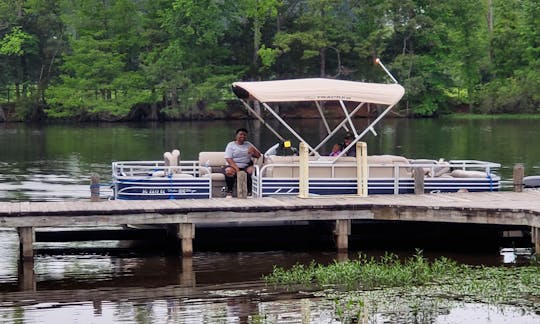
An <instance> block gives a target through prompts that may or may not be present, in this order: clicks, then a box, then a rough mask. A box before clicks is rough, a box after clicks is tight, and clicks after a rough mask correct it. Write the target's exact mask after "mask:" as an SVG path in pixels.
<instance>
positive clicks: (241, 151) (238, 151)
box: [225, 141, 253, 169]
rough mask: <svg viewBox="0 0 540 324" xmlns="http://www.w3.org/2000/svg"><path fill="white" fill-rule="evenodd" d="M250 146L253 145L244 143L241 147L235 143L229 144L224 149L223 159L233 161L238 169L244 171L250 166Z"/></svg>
mask: <svg viewBox="0 0 540 324" xmlns="http://www.w3.org/2000/svg"><path fill="white" fill-rule="evenodd" d="M251 146H253V144H251V143H250V142H248V141H245V142H244V143H243V144H242V145H238V144H237V143H236V142H235V141H232V142H229V144H227V147H226V148H225V158H226V159H233V161H234V163H236V165H237V166H238V167H239V168H240V169H244V168H245V167H247V166H248V165H250V164H251V155H250V154H249V153H248V149H249V148H250V147H251Z"/></svg>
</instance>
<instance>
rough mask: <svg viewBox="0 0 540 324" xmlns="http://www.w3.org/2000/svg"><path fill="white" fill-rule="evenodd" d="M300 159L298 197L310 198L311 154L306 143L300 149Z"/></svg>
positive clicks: (301, 144) (301, 143)
mask: <svg viewBox="0 0 540 324" xmlns="http://www.w3.org/2000/svg"><path fill="white" fill-rule="evenodd" d="M299 151H300V152H299V153H300V159H299V166H298V168H299V170H298V172H299V179H298V182H299V184H298V197H300V198H308V197H309V156H308V154H309V152H308V145H307V144H306V143H304V142H300V147H299Z"/></svg>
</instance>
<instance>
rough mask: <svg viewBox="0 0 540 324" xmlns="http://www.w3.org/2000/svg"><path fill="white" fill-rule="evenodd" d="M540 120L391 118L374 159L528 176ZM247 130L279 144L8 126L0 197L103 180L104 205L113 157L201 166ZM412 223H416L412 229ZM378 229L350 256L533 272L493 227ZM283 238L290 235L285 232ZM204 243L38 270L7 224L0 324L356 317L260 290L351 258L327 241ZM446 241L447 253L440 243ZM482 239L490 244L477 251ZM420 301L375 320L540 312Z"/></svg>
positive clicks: (222, 133) (128, 128)
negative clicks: (283, 272) (190, 250)
mask: <svg viewBox="0 0 540 324" xmlns="http://www.w3.org/2000/svg"><path fill="white" fill-rule="evenodd" d="M357 122H359V123H363V122H365V121H362V120H360V121H357ZM536 124H537V122H531V121H521V120H516V121H495V120H483V121H445V120H386V121H384V122H383V123H382V124H381V125H379V126H378V127H377V129H376V131H377V133H378V134H379V136H377V137H374V136H373V135H369V136H368V137H367V138H366V141H367V142H368V151H369V154H398V155H404V156H407V157H414V158H436V159H438V158H440V157H444V158H446V159H477V160H489V161H494V162H499V163H501V164H502V166H503V167H502V168H501V170H499V172H500V174H501V175H502V176H503V178H506V179H509V178H510V177H511V174H512V168H513V165H514V164H515V163H524V164H525V168H526V173H527V174H529V175H530V174H540V168H539V167H540V146H538V145H531V144H532V143H533V142H532V139H535V138H536V136H535V133H536V127H537V126H536ZM246 125H247V127H248V129H249V130H250V140H251V141H253V142H254V143H255V144H256V145H257V146H258V147H260V148H261V149H263V150H264V149H265V148H267V147H269V146H271V145H272V144H274V143H275V142H276V140H275V138H274V137H273V135H271V134H270V133H269V132H268V131H266V130H265V129H263V128H262V127H261V126H260V125H257V123H249V124H246V123H245V122H244V121H232V122H222V121H218V122H182V123H166V124H105V125H88V124H85V125H75V126H73V125H48V126H28V125H23V124H7V125H6V124H1V125H0V201H29V200H33V201H54V200H76V199H87V197H88V196H89V177H90V174H91V173H97V174H99V175H100V178H101V182H102V184H103V187H102V194H103V195H107V185H108V184H109V183H110V164H111V162H112V161H115V160H159V159H161V157H162V154H163V152H164V151H170V150H171V149H174V148H179V149H180V150H181V152H182V158H183V159H196V158H197V154H198V152H199V151H200V150H207V151H218V150H223V148H224V146H225V144H226V143H227V142H228V141H229V140H231V139H232V136H233V132H234V129H236V128H238V127H243V126H246ZM295 127H298V128H302V129H305V130H308V140H313V139H316V138H320V137H322V136H323V132H324V128H323V126H321V125H319V124H318V123H316V122H315V121H313V120H298V121H296V122H295ZM327 149H330V147H328V148H327ZM416 227H417V226H416V225H415V224H411V225H410V226H409V227H407V231H413V230H414V228H416ZM417 229H418V228H417ZM381 230H382V229H380V228H377V227H370V228H364V229H362V228H359V229H354V230H353V232H354V233H356V234H357V235H356V237H351V239H352V240H353V241H352V242H351V252H350V253H349V255H348V256H347V257H349V258H355V257H356V256H357V254H358V253H360V252H362V253H366V254H368V255H373V256H378V255H382V254H384V251H391V252H395V253H397V254H399V255H400V256H402V257H407V256H411V255H412V254H413V253H414V248H415V247H421V248H424V249H425V252H424V255H425V256H426V257H428V258H435V257H438V256H442V255H444V256H447V257H450V258H452V259H455V260H458V261H459V262H461V263H466V264H478V265H488V266H495V265H502V264H504V263H505V260H511V262H517V263H519V262H527V261H526V260H524V259H520V257H516V256H515V255H510V256H509V257H508V258H507V256H506V255H501V254H500V253H499V248H501V247H511V246H512V245H513V244H515V242H516V241H513V240H506V241H501V240H498V239H494V238H493V237H492V234H493V233H495V232H497V231H498V229H485V228H484V229H482V231H477V232H474V231H472V232H464V231H462V230H461V229H459V228H452V229H450V228H448V227H443V226H438V227H437V226H436V227H426V228H422V232H420V233H422V235H424V234H425V236H426V237H427V236H430V238H429V239H426V240H424V241H422V240H418V241H416V242H414V241H413V242H414V243H411V246H408V247H406V248H405V247H403V246H402V240H401V236H400V235H401V234H402V233H403V232H404V231H403V230H404V228H394V229H392V228H389V227H387V228H386V229H385V231H386V232H379V231H381ZM254 233H255V232H254ZM257 233H262V232H257ZM481 233H483V234H481ZM199 234H200V235H199ZM428 234H429V235H428ZM274 235H276V237H280V236H279V235H281V236H282V237H283V238H285V237H287V236H288V235H287V234H286V233H284V232H282V233H281V234H279V233H278V234H274ZM412 235H414V234H412ZM208 237H214V238H215V241H216V242H217V243H216V242H215V243H214V245H211V244H210V245H208V246H203V245H199V246H200V247H201V248H200V249H198V246H197V244H198V243H197V242H195V244H196V245H195V254H194V257H193V258H191V259H182V258H179V257H177V256H175V254H174V252H171V251H170V250H167V249H165V248H164V247H159V246H155V245H154V243H155V242H149V241H143V242H138V243H137V245H136V247H137V249H133V247H134V245H133V242H126V241H98V242H86V241H82V242H67V243H52V242H40V243H37V248H38V250H37V251H38V254H37V256H36V258H35V260H34V262H31V263H28V262H22V263H20V262H19V261H18V237H17V234H16V232H15V231H14V230H13V229H1V228H0V265H1V267H0V322H1V323H13V322H19V323H308V322H311V323H343V322H352V321H354V318H353V319H351V318H348V317H347V316H346V315H345V314H344V312H343V307H344V306H343V305H340V304H339V303H337V302H336V301H335V300H332V299H327V298H323V297H321V294H320V292H317V291H310V290H307V289H300V291H298V290H294V291H291V292H289V291H286V290H283V289H275V288H274V287H271V286H266V285H265V284H264V282H263V281H262V280H261V276H262V275H266V274H269V273H270V272H271V271H272V269H273V267H274V266H275V265H277V266H281V267H285V268H288V267H291V266H292V265H294V264H296V263H301V264H309V263H310V262H312V261H316V262H320V263H323V264H326V263H330V262H334V260H339V259H343V258H344V256H343V255H336V254H335V253H334V252H332V249H333V247H332V246H331V240H330V241H328V240H327V241H324V240H323V242H322V243H321V244H312V245H307V246H303V245H300V243H298V242H294V241H293V242H287V243H286V244H284V245H285V246H287V244H289V246H288V247H289V248H284V249H281V247H279V250H278V251H273V250H269V249H271V248H272V246H270V247H269V246H265V245H264V244H261V245H259V246H257V245H254V243H253V241H251V242H249V243H247V244H249V245H246V244H245V246H244V248H242V247H241V244H240V247H239V248H237V249H234V250H232V251H228V250H227V249H222V248H220V244H221V245H223V244H228V243H225V242H227V241H226V239H227V237H225V236H224V237H221V238H218V237H217V236H216V233H213V232H206V233H205V232H198V235H197V237H196V240H197V238H200V239H201V242H202V240H203V238H204V239H205V240H206V239H207V238H208ZM260 237H262V235H260ZM381 237H382V238H384V237H387V238H388V239H381ZM457 237H460V238H463V239H465V238H466V239H467V241H466V242H467V243H465V244H462V242H463V240H459V239H457ZM391 238H393V240H391ZM377 239H381V240H380V241H377ZM355 240H356V241H355ZM475 240H476V241H475ZM441 241H445V242H447V244H445V246H444V244H443V246H441V245H440V243H441ZM329 242H330V244H329ZM369 242H371V244H368V243H369ZM485 242H490V243H489V244H481V243H485ZM151 243H152V245H153V246H152V247H151V248H150V245H151ZM201 244H202V243H201ZM310 244H311V243H310ZM507 245H508V246H507ZM398 246H399V247H401V248H402V249H398V248H397V247H398ZM430 246H431V248H429V247H430ZM276 247H278V246H274V248H276ZM168 248H170V247H168ZM439 248H441V249H439ZM302 251H304V252H302ZM510 254H511V253H510ZM415 298H416V299H417V301H415V302H416V303H417V304H415V305H416V307H417V308H416V311H411V309H404V308H400V306H399V305H392V307H388V308H385V309H381V310H380V311H378V312H375V313H372V314H371V315H370V317H369V318H368V319H367V322H368V323H394V322H401V323H405V322H409V323H413V322H416V323H471V322H474V323H517V322H519V323H538V322H540V317H539V316H538V315H537V314H538V313H539V310H538V306H534V307H525V306H515V305H505V306H492V305H487V304H482V303H477V302H474V301H468V302H463V301H457V300H452V299H445V298H440V299H438V298H423V297H422V296H415V297H411V299H415ZM530 298H538V297H534V296H532V297H531V296H530V297H529V299H526V298H525V297H524V303H523V304H524V305H531V303H532V304H533V305H537V304H538V303H537V302H536V304H534V303H535V302H534V301H533V302H531V299H530ZM534 311H536V312H537V313H536V314H535V313H534Z"/></svg>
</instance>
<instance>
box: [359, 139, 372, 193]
mask: <svg viewBox="0 0 540 324" xmlns="http://www.w3.org/2000/svg"><path fill="white" fill-rule="evenodd" d="M368 177H369V174H368V163H367V144H366V143H365V142H356V188H357V189H356V194H357V195H358V196H360V197H367V196H368Z"/></svg>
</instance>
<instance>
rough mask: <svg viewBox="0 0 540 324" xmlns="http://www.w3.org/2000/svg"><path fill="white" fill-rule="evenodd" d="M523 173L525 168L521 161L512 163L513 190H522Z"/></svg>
mask: <svg viewBox="0 0 540 324" xmlns="http://www.w3.org/2000/svg"><path fill="white" fill-rule="evenodd" d="M524 174H525V168H524V167H523V164H522V163H517V164H516V165H514V174H513V180H514V192H522V191H523V176H524Z"/></svg>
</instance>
